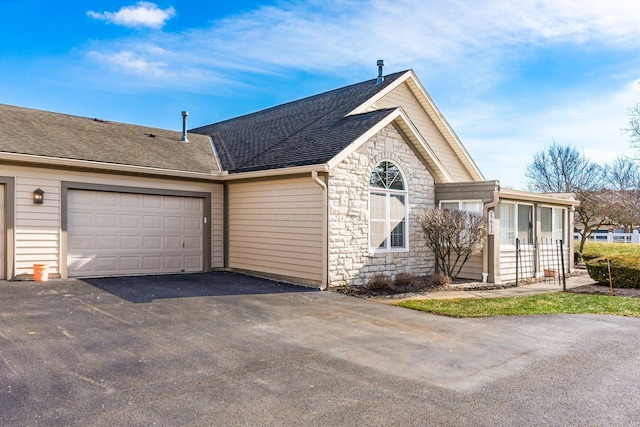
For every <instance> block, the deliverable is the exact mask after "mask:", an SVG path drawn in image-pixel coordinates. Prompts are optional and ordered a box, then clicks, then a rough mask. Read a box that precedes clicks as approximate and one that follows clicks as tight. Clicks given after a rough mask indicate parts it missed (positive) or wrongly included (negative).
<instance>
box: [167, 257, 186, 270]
mask: <svg viewBox="0 0 640 427" xmlns="http://www.w3.org/2000/svg"><path fill="white" fill-rule="evenodd" d="M181 265H182V258H181V257H175V256H166V257H164V267H165V268H180V267H181Z"/></svg>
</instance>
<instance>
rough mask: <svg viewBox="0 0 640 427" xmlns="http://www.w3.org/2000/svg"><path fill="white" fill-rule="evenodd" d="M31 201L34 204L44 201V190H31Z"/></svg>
mask: <svg viewBox="0 0 640 427" xmlns="http://www.w3.org/2000/svg"><path fill="white" fill-rule="evenodd" d="M33 203H34V204H36V205H41V204H43V203H44V191H42V190H41V189H39V188H38V189H37V190H35V191H34V192H33Z"/></svg>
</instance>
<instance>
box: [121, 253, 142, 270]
mask: <svg viewBox="0 0 640 427" xmlns="http://www.w3.org/2000/svg"><path fill="white" fill-rule="evenodd" d="M120 269H121V270H123V271H140V257H139V256H135V257H120Z"/></svg>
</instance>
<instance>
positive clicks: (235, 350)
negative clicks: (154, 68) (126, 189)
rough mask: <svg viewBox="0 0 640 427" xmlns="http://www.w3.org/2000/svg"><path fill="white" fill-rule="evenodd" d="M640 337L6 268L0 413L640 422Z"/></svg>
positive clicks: (581, 319)
mask: <svg viewBox="0 0 640 427" xmlns="http://www.w3.org/2000/svg"><path fill="white" fill-rule="evenodd" d="M639 349H640V319H631V318H622V317H614V316H575V315H566V316H562V315H560V316H558V315H555V316H531V317H501V318H491V319H450V318H444V317H438V316H432V315H428V314H424V313H419V312H414V311H411V310H407V309H403V308H398V307H392V306H387V305H383V304H379V303H376V302H373V301H367V300H362V299H356V298H352V297H347V296H344V295H339V294H336V293H331V292H319V291H313V290H309V289H305V288H301V287H296V286H291V285H286V284H281V283H275V282H270V281H265V280H260V279H254V278H248V277H245V276H240V275H233V274H229V273H206V274H190V275H180V276H165V277H142V278H140V277H138V278H119V279H100V280H98V279H96V280H90V281H89V280H87V281H80V280H69V281H51V282H47V283H33V282H0V425H10V426H21V425H24V426H38V425H46V426H51V425H54V426H55V425H60V426H69V425H79V426H80V425H81V426H88V425H99V426H102V425H104V426H107V425H108V426H113V425H128V426H135V425H140V426H150V425H166V426H177V425H180V426H188V425H193V426H201V425H202V426H213V425H225V426H226V425H255V426H268V425H273V426H286V425H300V426H303V425H304V426H308V425H322V426H325V425H327V426H328V425H363V426H365V425H366V426H373V425H402V426H411V425H420V426H427V425H456V426H458V425H474V426H478V425H487V426H488V425H492V426H493V425H519V426H525V425H576V426H578V425H579V426H591V425H593V426H596V425H606V426H618V425H619V426H629V425H638V424H639V421H638V420H640V350H639Z"/></svg>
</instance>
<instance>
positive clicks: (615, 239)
mask: <svg viewBox="0 0 640 427" xmlns="http://www.w3.org/2000/svg"><path fill="white" fill-rule="evenodd" d="M573 237H574V239H576V240H580V233H573ZM587 241H588V242H606V243H636V244H640V233H639V232H638V230H633V233H593V234H591V236H589V238H588V239H587Z"/></svg>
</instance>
